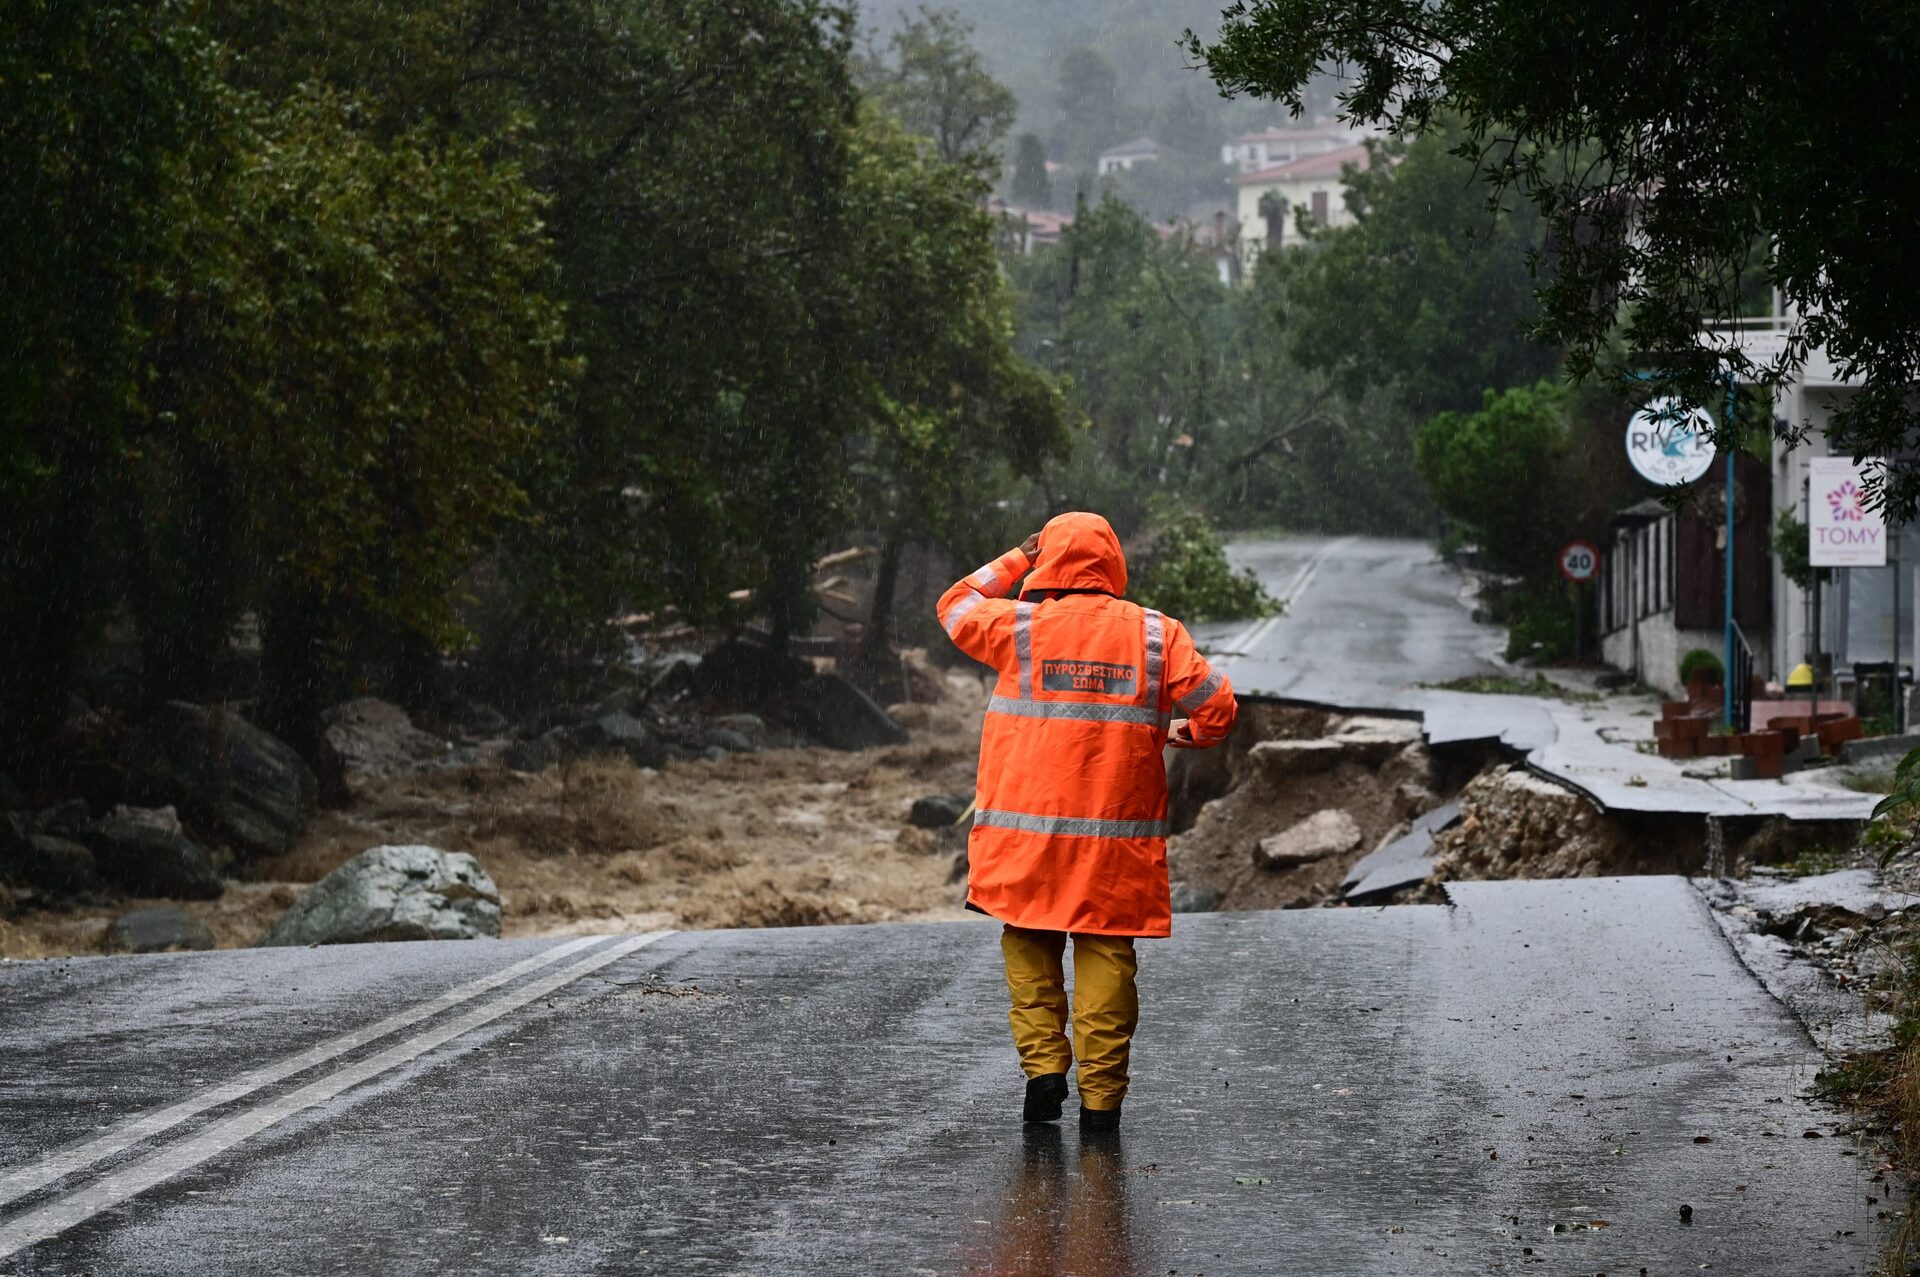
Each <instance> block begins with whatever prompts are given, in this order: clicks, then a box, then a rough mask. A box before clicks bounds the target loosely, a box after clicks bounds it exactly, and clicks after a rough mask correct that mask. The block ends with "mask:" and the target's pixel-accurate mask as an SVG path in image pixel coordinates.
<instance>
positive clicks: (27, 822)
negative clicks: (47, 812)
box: [0, 811, 40, 864]
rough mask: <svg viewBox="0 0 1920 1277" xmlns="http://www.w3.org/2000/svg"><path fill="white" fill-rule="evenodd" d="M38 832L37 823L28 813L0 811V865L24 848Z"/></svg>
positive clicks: (31, 814)
mask: <svg viewBox="0 0 1920 1277" xmlns="http://www.w3.org/2000/svg"><path fill="white" fill-rule="evenodd" d="M39 832H40V825H39V822H38V821H36V820H35V819H34V818H33V813H32V812H30V811H0V864H5V863H6V860H7V857H8V856H9V855H11V854H12V853H14V852H16V851H19V850H21V849H22V848H24V847H25V846H26V845H27V843H28V842H29V841H30V840H31V839H32V838H33V836H34V835H35V834H37V833H39Z"/></svg>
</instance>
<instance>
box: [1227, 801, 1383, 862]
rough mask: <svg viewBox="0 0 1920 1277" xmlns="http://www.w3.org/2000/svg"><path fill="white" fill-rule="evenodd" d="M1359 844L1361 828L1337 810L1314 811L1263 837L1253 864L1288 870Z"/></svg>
mask: <svg viewBox="0 0 1920 1277" xmlns="http://www.w3.org/2000/svg"><path fill="white" fill-rule="evenodd" d="M1359 845H1360V826H1359V825H1358V824H1356V823H1355V822H1354V819H1353V817H1352V816H1350V815H1348V814H1347V813H1346V812H1344V811H1340V810H1338V809H1337V808H1332V807H1329V808H1327V809H1326V810H1325V811H1316V812H1314V813H1313V815H1311V816H1308V817H1307V818H1306V819H1305V820H1303V821H1301V822H1300V823H1299V824H1296V825H1294V826H1293V827H1291V828H1289V829H1287V830H1284V831H1283V832H1281V833H1277V834H1274V835H1273V836H1272V837H1271V838H1262V839H1261V840H1260V845H1259V846H1258V847H1256V848H1254V852H1253V863H1254V864H1256V865H1258V866H1260V868H1262V869H1291V868H1293V867H1294V866H1295V865H1305V864H1311V863H1313V862H1314V861H1316V860H1325V859H1326V858H1327V857H1328V856H1337V855H1339V854H1341V853H1342V852H1348V851H1352V850H1353V849H1354V848H1355V847H1358V846H1359Z"/></svg>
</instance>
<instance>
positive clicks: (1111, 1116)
mask: <svg viewBox="0 0 1920 1277" xmlns="http://www.w3.org/2000/svg"><path fill="white" fill-rule="evenodd" d="M1119 1129H1120V1110H1119V1109H1118V1108H1110V1109H1090V1108H1088V1107H1087V1106H1086V1105H1084V1104H1082V1105H1081V1106H1080V1130H1081V1132H1082V1133H1084V1134H1087V1135H1111V1134H1113V1133H1114V1132H1115V1131H1117V1130H1119Z"/></svg>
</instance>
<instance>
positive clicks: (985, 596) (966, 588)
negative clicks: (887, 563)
mask: <svg viewBox="0 0 1920 1277" xmlns="http://www.w3.org/2000/svg"><path fill="white" fill-rule="evenodd" d="M1039 553H1040V537H1039V535H1038V534H1037V533H1036V534H1035V535H1033V536H1030V537H1028V538H1027V539H1026V540H1025V541H1024V542H1022V543H1021V544H1020V545H1019V546H1018V547H1016V548H1014V549H1012V550H1008V551H1007V552H1006V553H1005V554H1003V555H1001V556H1000V557H999V558H997V559H995V560H994V561H993V562H991V563H989V564H987V565H986V566H985V567H983V568H981V569H979V570H978V571H976V572H970V573H968V574H967V575H966V576H963V577H961V578H960V579H959V580H958V581H955V582H954V583H953V584H952V585H950V586H948V587H947V592H946V593H945V594H942V595H941V596H940V602H939V604H938V605H937V606H936V607H935V609H934V612H935V615H937V616H938V617H939V618H940V627H941V628H942V629H944V630H945V631H946V632H947V637H948V638H950V639H952V640H953V645H954V646H955V647H957V648H959V649H960V650H961V651H963V652H965V653H966V654H967V655H968V656H971V657H972V658H973V659H974V660H976V661H983V662H985V663H986V664H988V665H992V666H995V667H998V666H999V665H1000V664H1002V662H1001V661H1000V660H999V659H997V658H998V657H999V656H1000V655H1002V653H999V652H997V651H996V648H997V647H998V646H999V643H998V641H997V640H998V637H999V636H1000V635H1001V633H1002V632H1003V631H1005V630H1006V628H1007V627H1006V626H1005V625H1004V624H996V621H1002V620H1003V618H1005V617H1009V616H1011V615H1013V603H1012V601H1011V600H1009V599H1008V598H1007V595H1009V594H1011V593H1012V592H1013V587H1014V586H1015V585H1017V584H1019V582H1020V578H1021V577H1023V576H1025V575H1026V574H1027V572H1028V571H1029V570H1030V569H1031V568H1032V567H1033V561H1034V558H1035V556H1037V555H1038V554H1039Z"/></svg>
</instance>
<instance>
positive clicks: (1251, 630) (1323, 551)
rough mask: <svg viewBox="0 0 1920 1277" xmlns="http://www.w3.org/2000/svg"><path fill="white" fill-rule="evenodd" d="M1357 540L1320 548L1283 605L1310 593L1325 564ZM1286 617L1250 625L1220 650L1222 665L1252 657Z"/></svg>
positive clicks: (1296, 576)
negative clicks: (1315, 578)
mask: <svg viewBox="0 0 1920 1277" xmlns="http://www.w3.org/2000/svg"><path fill="white" fill-rule="evenodd" d="M1357 540H1359V538H1358V537H1341V538H1340V539H1339V540H1337V541H1329V542H1327V543H1326V544H1325V545H1323V546H1321V547H1320V550H1319V552H1318V553H1316V554H1315V555H1314V556H1313V557H1312V558H1311V559H1308V560H1307V561H1306V563H1304V564H1302V565H1301V568H1300V570H1299V571H1298V572H1295V573H1294V574H1293V580H1291V581H1289V582H1288V583H1287V588H1286V591H1285V592H1284V593H1282V594H1281V596H1280V602H1281V603H1283V604H1285V605H1287V606H1289V607H1291V606H1292V605H1293V601H1294V600H1295V599H1297V598H1299V597H1300V596H1301V595H1302V594H1305V593H1306V592H1307V587H1308V586H1310V585H1312V584H1313V578H1314V577H1316V576H1318V575H1320V565H1321V564H1322V563H1325V562H1326V561H1327V560H1328V559H1329V558H1330V557H1332V556H1333V555H1334V554H1335V553H1336V552H1337V551H1340V550H1344V549H1346V548H1347V547H1348V546H1349V545H1352V544H1353V543H1354V542H1355V541H1357ZM1285 616H1286V613H1284V612H1275V613H1274V614H1273V615H1272V616H1269V617H1267V618H1266V619H1265V620H1262V621H1255V622H1254V623H1253V624H1252V625H1249V626H1248V627H1247V628H1246V629H1244V630H1242V631H1240V632H1239V633H1238V634H1236V635H1234V636H1233V637H1232V638H1230V639H1228V640H1227V641H1226V643H1225V644H1223V645H1222V647H1221V651H1220V655H1221V660H1222V662H1223V663H1224V662H1226V661H1232V660H1236V659H1239V658H1243V657H1247V656H1251V655H1252V654H1253V650H1254V649H1255V648H1256V647H1258V646H1259V645H1260V643H1261V642H1262V640H1264V639H1265V638H1266V637H1267V631H1269V630H1271V629H1272V628H1273V627H1274V626H1276V625H1278V624H1279V623H1280V621H1281V620H1282V619H1283V618H1284V617H1285Z"/></svg>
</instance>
